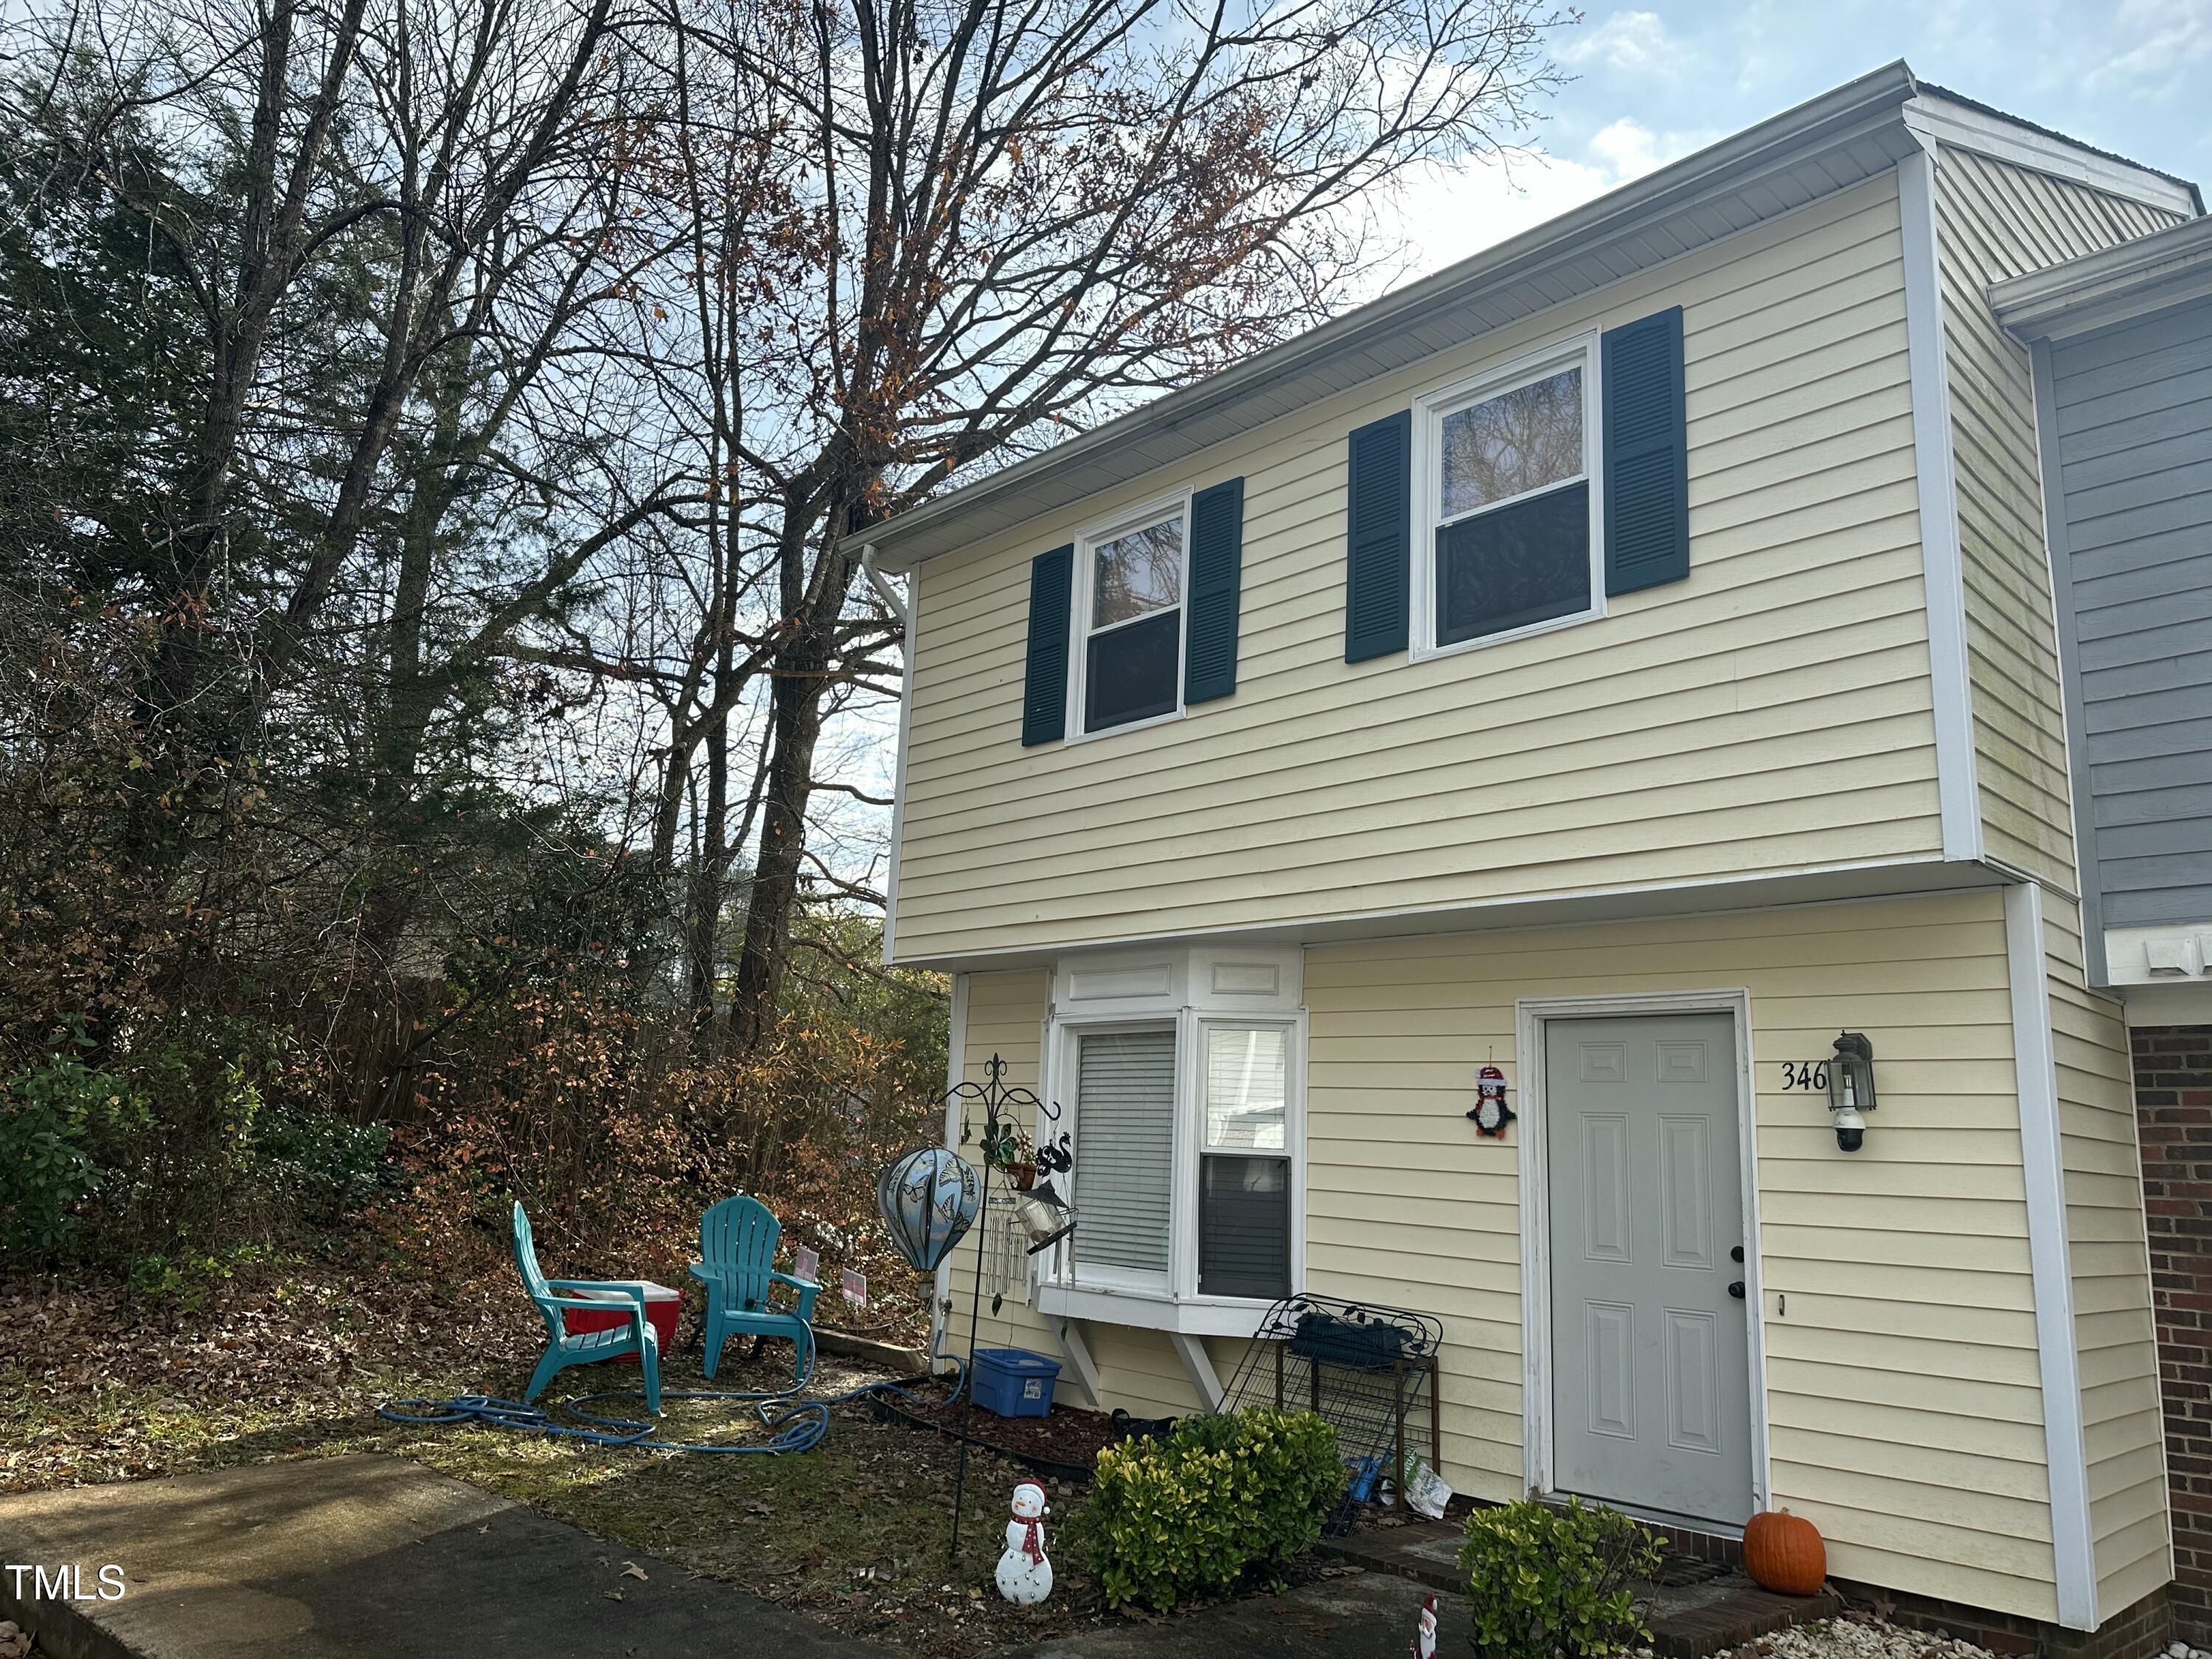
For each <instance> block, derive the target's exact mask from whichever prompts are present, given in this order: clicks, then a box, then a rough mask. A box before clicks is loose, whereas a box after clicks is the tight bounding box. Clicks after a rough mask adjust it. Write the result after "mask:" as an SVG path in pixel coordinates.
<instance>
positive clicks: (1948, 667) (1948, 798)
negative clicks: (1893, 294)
mask: <svg viewBox="0 0 2212 1659" xmlns="http://www.w3.org/2000/svg"><path fill="white" fill-rule="evenodd" d="M1897 205H1898V213H1899V221H1900V227H1899V228H1900V230H1901V232H1902V234H1903V239H1904V251H1905V346H1906V350H1907V352H1908V354H1909V356H1910V358H1911V369H1912V459H1913V472H1914V474H1915V476H1916V477H1917V480H1918V484H1919V491H1920V565H1921V578H1922V585H1923V588H1924V590H1925V592H1926V596H1927V604H1928V671H1929V679H1930V682H1931V684H1930V695H1931V696H1932V697H1933V699H1934V703H1935V714H1936V796H1937V799H1938V800H1939V802H1940V803H1941V805H1942V814H1943V856H1944V857H1945V858H1946V859H1948V860H1954V861H1956V860H1972V859H1978V858H1979V857H1980V856H1981V855H1982V806H1981V790H1980V787H1979V785H1978V781H1977V779H1976V777H1975V768H1974V719H1973V702H1972V691H1971V689H1970V684H1969V681H1968V678H1967V672H1966V568H1965V563H1964V556H1963V555H1962V554H1961V552H1960V547H1959V489H1958V480H1957V477H1956V476H1955V474H1954V471H1953V469H1952V453H1951V386H1950V376H1949V373H1948V369H1947V368H1946V365H1945V363H1944V358H1943V285H1942V278H1941V276H1940V274H1939V269H1940V268H1939V265H1938V258H1939V255H1938V252H1937V241H1936V158H1935V157H1934V156H1933V155H1930V154H1929V153H1928V151H1926V150H1925V149H1923V150H1921V151H1920V152H1918V153H1917V154H1916V155H1908V156H1907V157H1905V160H1904V161H1899V163H1898V164H1897Z"/></svg>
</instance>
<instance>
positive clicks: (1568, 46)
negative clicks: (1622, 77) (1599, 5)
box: [1552, 11, 1682, 70]
mask: <svg viewBox="0 0 2212 1659" xmlns="http://www.w3.org/2000/svg"><path fill="white" fill-rule="evenodd" d="M1552 55H1553V57H1555V58H1558V59H1559V61H1560V62H1561V63H1563V64H1604V65H1605V66H1606V67H1607V69H1617V70H1655V69H1660V68H1663V67H1667V66H1668V65H1669V64H1674V63H1680V61H1681V58H1682V53H1681V51H1680V48H1679V47H1677V46H1675V45H1674V41H1673V40H1670V39H1669V38H1668V33H1667V25H1666V24H1665V23H1664V22H1662V21H1660V17H1659V14H1658V13H1657V12H1656V11H1617V12H1615V13H1613V15H1612V16H1610V17H1608V18H1607V19H1606V20H1605V21H1603V22H1602V23H1600V24H1599V25H1598V26H1597V27H1595V28H1594V29H1591V30H1589V32H1588V33H1583V34H1570V35H1568V36H1566V37H1565V39H1563V40H1561V41H1560V42H1559V45H1558V46H1556V47H1555V48H1554V49H1553V54H1552Z"/></svg>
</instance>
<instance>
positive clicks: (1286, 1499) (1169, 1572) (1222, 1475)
mask: <svg viewBox="0 0 2212 1659" xmlns="http://www.w3.org/2000/svg"><path fill="white" fill-rule="evenodd" d="M1344 1480H1345V1470H1344V1464H1343V1462H1342V1461H1341V1459H1340V1457H1339V1456H1338V1454H1337V1447H1336V1431H1335V1429H1334V1427H1332V1426H1331V1425H1328V1423H1325V1422H1323V1421H1322V1419H1320V1418H1318V1417H1316V1416H1315V1415H1314V1414H1313V1413H1311V1412H1285V1411H1275V1410H1272V1409H1269V1408H1267V1407H1255V1408H1254V1409H1252V1410H1249V1411H1243V1412H1237V1413H1233V1414H1230V1415H1223V1416H1216V1417H1186V1418H1185V1419H1182V1422H1180V1423H1178V1424H1177V1425H1176V1428H1175V1431H1174V1432H1173V1433H1172V1434H1170V1435H1169V1436H1168V1437H1166V1438H1164V1439H1152V1440H1132V1441H1128V1442H1126V1443H1123V1444H1121V1445H1119V1446H1110V1447H1109V1448H1108V1449H1106V1450H1104V1451H1103V1452H1101V1453H1099V1455H1098V1468H1097V1477H1096V1479H1095V1480H1094V1481H1093V1483H1092V1486H1091V1501H1090V1504H1089V1505H1088V1506H1087V1507H1088V1514H1087V1516H1086V1517H1085V1533H1086V1534H1087V1537H1088V1541H1089V1549H1090V1564H1091V1573H1092V1575H1093V1576H1094V1577H1096V1578H1097V1580H1098V1583H1099V1585H1100V1587H1101V1588H1102V1589H1103V1590H1104V1592H1105V1595H1106V1601H1107V1604H1108V1605H1109V1607H1118V1606H1120V1605H1121V1603H1122V1602H1124V1601H1148V1602H1150V1603H1151V1604H1152V1606H1153V1607H1158V1608H1159V1609H1160V1610H1161V1611H1163V1612H1164V1611H1166V1610H1167V1609H1169V1608H1170V1607H1174V1606H1175V1605H1176V1602H1178V1601H1182V1600H1183V1599H1185V1598H1186V1597H1188V1596H1192V1595H1206V1594H1209V1593H1212V1594H1218V1593H1220V1592H1222V1591H1225V1590H1226V1589H1229V1588H1230V1586H1231V1585H1232V1584H1234V1583H1236V1582H1237V1579H1238V1578H1239V1577H1242V1576H1243V1573H1244V1572H1245V1571H1247V1570H1248V1569H1252V1568H1257V1569H1260V1570H1261V1571H1272V1570H1274V1569H1277V1568H1279V1567H1280V1566H1281V1565H1282V1564H1283V1563H1285V1562H1286V1561H1288V1560H1289V1559H1291V1557H1292V1556H1294V1555H1297V1553H1300V1552H1301V1551H1303V1550H1306V1549H1310V1548H1311V1547H1312V1546H1313V1543H1314V1541H1315V1540H1316V1539H1317V1538H1319V1537H1320V1536H1321V1528H1322V1520H1323V1519H1324V1518H1325V1517H1326V1516H1328V1512H1329V1510H1331V1509H1333V1508H1334V1506H1335V1504H1336V1502H1337V1500H1338V1499H1339V1498H1341V1497H1342V1496H1343V1493H1344Z"/></svg>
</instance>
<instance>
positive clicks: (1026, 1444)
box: [881, 1385, 1114, 1482]
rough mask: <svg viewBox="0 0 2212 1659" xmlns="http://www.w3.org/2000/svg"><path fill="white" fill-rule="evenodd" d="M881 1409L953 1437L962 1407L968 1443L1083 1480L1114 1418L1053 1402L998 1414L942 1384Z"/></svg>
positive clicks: (1110, 1436)
mask: <svg viewBox="0 0 2212 1659" xmlns="http://www.w3.org/2000/svg"><path fill="white" fill-rule="evenodd" d="M881 1406H882V1408H883V1409H884V1410H885V1411H887V1412H888V1413H890V1415H892V1416H894V1417H896V1418H898V1419H901V1420H902V1421H904V1422H906V1423H908V1424H911V1425H915V1426H916V1427H920V1428H934V1429H937V1430H939V1431H941V1432H943V1433H945V1435H947V1436H949V1437H951V1438H953V1439H956V1440H957V1439H958V1438H959V1437H960V1436H961V1433H962V1420H963V1419H962V1412H963V1408H966V1409H967V1417H966V1434H967V1437H968V1439H969V1443H971V1444H973V1445H979V1446H987V1447H988V1448H989V1449H991V1450H993V1451H995V1452H1000V1453H1002V1454H1004V1455H1006V1456H1008V1457H1011V1458H1012V1459H1014V1460H1015V1461H1016V1462H1019V1463H1021V1464H1023V1465H1024V1466H1025V1467H1027V1468H1033V1469H1036V1470H1038V1471H1039V1472H1040V1473H1042V1474H1049V1475H1052V1476H1054V1478H1055V1479H1058V1480H1077V1481H1084V1482H1088V1481H1089V1480H1090V1479H1091V1469H1092V1468H1093V1466H1094V1465H1096V1464H1097V1462H1098V1454H1099V1453H1100V1452H1101V1451H1103V1450H1104V1449H1106V1448H1107V1447H1108V1446H1110V1445H1112V1444H1113V1443H1114V1419H1111V1418H1110V1417H1108V1416H1107V1415H1105V1414H1104V1413H1103V1412H1092V1411H1085V1410H1084V1409H1083V1408H1082V1407H1079V1406H1060V1405H1055V1406H1054V1407H1053V1408H1052V1410H1051V1411H1050V1412H1049V1413H1048V1414H1046V1415H1045V1416H1043V1417H1000V1415H999V1414H998V1413H996V1412H989V1411H986V1410H984V1409H983V1407H981V1406H976V1407H972V1408H968V1402H967V1401H966V1400H965V1398H964V1397H963V1398H962V1399H958V1400H952V1399H947V1398H946V1397H945V1389H944V1388H943V1387H942V1385H939V1386H938V1387H936V1388H934V1389H931V1390H930V1391H929V1392H928V1393H927V1394H925V1395H923V1396H922V1397H921V1399H920V1400H918V1401H905V1400H889V1401H882V1402H881Z"/></svg>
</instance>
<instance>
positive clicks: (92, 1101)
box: [0, 1036, 145, 1256]
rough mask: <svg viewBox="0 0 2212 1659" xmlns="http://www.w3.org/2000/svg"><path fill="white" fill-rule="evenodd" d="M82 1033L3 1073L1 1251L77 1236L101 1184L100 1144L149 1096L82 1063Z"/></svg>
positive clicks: (129, 1123) (43, 1247)
mask: <svg viewBox="0 0 2212 1659" xmlns="http://www.w3.org/2000/svg"><path fill="white" fill-rule="evenodd" d="M88 1047H89V1045H88V1044H87V1043H86V1042H84V1041H83V1039H82V1037H76V1036H71V1037H68V1038H65V1039H64V1040H63V1041H62V1042H58V1043H57V1044H56V1045H55V1047H54V1048H53V1049H52V1050H51V1051H50V1052H49V1053H48V1054H46V1056H45V1058H43V1059H41V1060H38V1061H37V1062H36V1063H34V1064H33V1065H30V1066H25V1067H24V1068H23V1069H22V1070H21V1071H20V1072H17V1073H15V1074H14V1075H12V1076H10V1077H7V1078H0V1254H5V1255H32V1256H50V1255H57V1254H58V1253H60V1252H61V1251H63V1250H64V1249H66V1248H67V1247H68V1246H69V1244H70V1242H71V1240H72V1239H73V1238H74V1237H75V1236H76V1231H77V1229H78V1226H79V1225H80V1222H81V1220H82V1213H81V1212H82V1209H83V1206H84V1202H85V1200H87V1199H88V1198H89V1197H91V1196H92V1194H94V1193H95V1192H97V1191H98V1190H99V1189H100V1183H101V1182H102V1180H103V1179H104V1178H105V1176H106V1170H104V1169H103V1168H102V1166H101V1152H102V1149H103V1143H106V1142H108V1141H111V1140H112V1139H114V1138H115V1137H116V1136H118V1135H119V1134H121V1133H125V1132H127V1131H128V1130H130V1129H131V1127H134V1126H136V1125H137V1123H138V1122H139V1121H141V1120H143V1117H144V1115H145V1104H144V1102H143V1100H142V1099H141V1098H140V1097H138V1096H137V1093H136V1092H135V1091H133V1090H132V1089H131V1087H130V1086H129V1085H127V1084H126V1083H125V1082H124V1081H123V1080H122V1079H118V1078H117V1077H115V1076H113V1075H112V1074H111V1073H107V1072H104V1071H100V1070H99V1069H97V1068H96V1067H94V1066H88V1065H87V1064H86V1063H85V1060H84V1057H83V1053H82V1051H83V1050H84V1049H85V1048H88Z"/></svg>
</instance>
